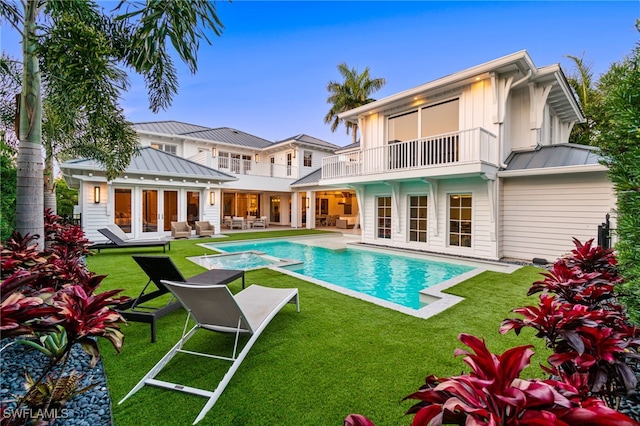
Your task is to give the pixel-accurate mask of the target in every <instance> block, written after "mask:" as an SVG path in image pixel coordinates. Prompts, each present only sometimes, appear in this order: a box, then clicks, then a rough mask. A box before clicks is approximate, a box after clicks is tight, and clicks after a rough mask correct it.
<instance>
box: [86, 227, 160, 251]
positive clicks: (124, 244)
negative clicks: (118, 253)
mask: <svg viewBox="0 0 640 426" xmlns="http://www.w3.org/2000/svg"><path fill="white" fill-rule="evenodd" d="M114 228H118V229H117V230H116V229H114ZM98 232H99V233H101V234H102V235H104V236H105V237H106V238H107V239H108V241H105V242H101V243H93V244H91V245H90V246H89V247H88V248H89V249H90V250H98V253H100V250H104V249H114V248H132V247H135V248H141V247H162V252H163V253H166V251H167V247H168V248H169V250H171V241H170V240H167V239H166V238H161V239H154V240H132V239H129V237H127V235H126V234H125V233H124V232H122V230H121V229H120V228H119V227H118V226H117V225H109V227H107V228H101V229H98ZM122 237H124V238H122Z"/></svg>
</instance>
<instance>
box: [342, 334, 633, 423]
mask: <svg viewBox="0 0 640 426" xmlns="http://www.w3.org/2000/svg"><path fill="white" fill-rule="evenodd" d="M458 338H459V340H460V341H461V342H462V343H464V344H465V345H467V346H468V347H469V348H470V349H471V351H466V350H462V349H457V350H456V351H455V355H456V356H460V355H463V356H465V358H464V361H465V362H466V363H467V364H468V365H469V366H470V367H471V371H470V372H469V373H468V374H463V375H460V376H455V377H451V378H444V379H440V378H437V377H435V376H433V375H431V376H428V377H427V378H426V379H425V384H424V385H422V386H421V387H420V389H419V390H418V391H417V392H414V393H412V394H411V395H408V396H407V397H406V398H405V399H416V400H418V401H420V402H418V403H416V404H415V405H413V406H412V407H411V408H410V409H409V410H408V412H407V414H414V415H415V416H414V418H413V421H412V423H411V424H412V425H413V426H423V425H424V426H427V425H430V426H438V425H442V424H457V425H505V426H508V425H585V424H588V425H612V424H616V425H636V423H635V422H634V421H633V420H632V419H630V418H629V417H627V416H626V415H624V414H622V413H620V412H618V411H615V410H613V409H611V408H609V407H607V406H606V405H605V404H604V403H603V402H602V401H601V400H599V399H597V398H585V399H583V398H581V395H580V393H579V392H578V390H577V389H576V388H574V387H573V386H572V385H570V384H568V383H564V382H559V381H556V380H526V379H521V378H520V374H521V373H522V370H524V369H525V368H526V367H527V366H528V365H529V363H530V360H531V357H532V356H533V354H534V352H533V350H532V349H531V348H532V346H518V347H515V348H512V349H508V350H507V351H505V352H504V353H503V354H502V355H496V354H493V353H491V352H490V351H489V350H488V349H487V347H486V345H485V342H484V340H481V339H479V338H477V337H475V336H472V335H469V334H460V336H459V337H458ZM345 425H348V426H370V425H373V423H372V422H371V421H370V420H369V419H367V418H366V417H364V416H361V415H351V416H349V417H347V419H346V420H345Z"/></svg>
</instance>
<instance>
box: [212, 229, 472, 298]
mask: <svg viewBox="0 0 640 426" xmlns="http://www.w3.org/2000/svg"><path fill="white" fill-rule="evenodd" d="M205 246H206V247H210V248H212V249H214V250H223V251H225V252H236V253H237V252H246V251H259V252H264V253H267V254H268V255H270V256H273V257H276V258H288V259H295V260H298V261H301V262H302V263H299V264H296V265H290V266H284V267H281V268H282V269H286V270H289V271H292V272H294V273H297V274H301V275H304V276H306V277H311V278H313V279H315V280H320V281H323V282H326V283H330V284H333V285H336V286H340V287H343V288H346V289H348V290H352V291H355V292H358V293H363V294H365V295H368V296H371V297H374V298H377V299H381V300H384V301H388V302H391V303H394V304H398V305H401V306H404V307H407V308H411V309H420V308H421V307H423V306H425V302H424V300H422V299H421V297H420V291H421V290H424V289H426V288H429V287H431V286H434V285H437V284H439V283H442V282H444V281H447V280H450V279H452V278H454V277H457V276H460V275H462V274H465V273H467V272H469V271H472V270H474V269H475V268H474V267H472V266H467V265H457V264H452V263H446V262H440V261H431V260H426V259H418V258H413V257H407V256H400V255H396V254H389V253H383V252H379V251H370V250H361V249H355V248H346V249H342V250H331V249H327V248H324V247H316V246H313V245H308V244H299V243H295V242H291V241H282V240H272V241H251V242H245V243H224V244H220V243H210V244H205Z"/></svg>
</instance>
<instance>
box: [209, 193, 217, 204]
mask: <svg viewBox="0 0 640 426" xmlns="http://www.w3.org/2000/svg"><path fill="white" fill-rule="evenodd" d="M215 203H216V193H215V192H213V191H209V205H211V206H213V205H214V204H215Z"/></svg>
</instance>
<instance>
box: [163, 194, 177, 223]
mask: <svg viewBox="0 0 640 426" xmlns="http://www.w3.org/2000/svg"><path fill="white" fill-rule="evenodd" d="M163 193H164V196H163V201H164V206H163V209H162V211H163V212H164V213H163V215H162V219H163V222H164V227H163V230H165V231H171V222H177V221H178V191H163Z"/></svg>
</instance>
